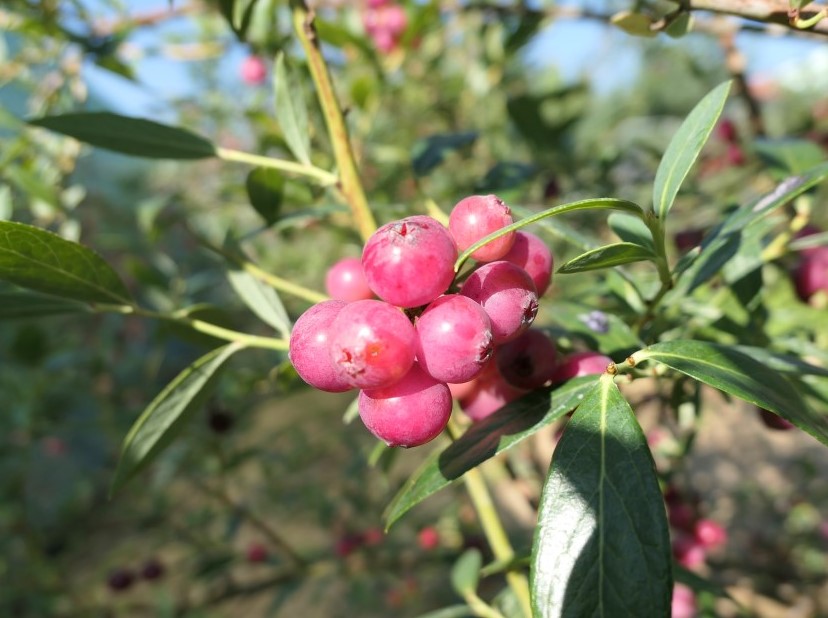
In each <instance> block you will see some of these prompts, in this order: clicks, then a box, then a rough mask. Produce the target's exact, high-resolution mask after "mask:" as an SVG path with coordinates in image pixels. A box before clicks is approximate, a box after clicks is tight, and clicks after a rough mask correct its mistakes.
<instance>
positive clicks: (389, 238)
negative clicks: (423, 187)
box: [362, 215, 457, 308]
mask: <svg viewBox="0 0 828 618" xmlns="http://www.w3.org/2000/svg"><path fill="white" fill-rule="evenodd" d="M456 259H457V248H456V247H455V245H454V241H453V240H452V239H451V235H449V233H448V230H447V229H446V228H445V227H443V226H442V225H441V224H440V222H439V221H437V220H436V219H433V218H431V217H426V216H422V215H417V216H413V217H407V218H405V219H401V220H399V221H394V222H392V223H388V224H386V225H383V226H382V227H381V228H380V229H378V230H377V231H376V232H374V234H372V235H371V237H370V238H369V239H368V242H367V243H365V248H364V249H363V251H362V267H363V270H364V271H365V277H366V279H367V280H368V286H369V287H370V288H371V290H373V291H374V293H375V294H376V295H377V296H379V297H380V298H381V299H383V300H384V301H386V302H389V303H391V304H392V305H396V306H397V307H406V308H409V307H419V306H420V305H426V304H428V303H430V302H431V301H433V300H434V299H435V298H437V297H438V296H440V295H441V294H442V293H443V292H445V291H446V288H448V286H449V285H450V284H451V282H452V280H453V279H454V261H455V260H456Z"/></svg>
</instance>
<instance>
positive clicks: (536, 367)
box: [497, 328, 558, 389]
mask: <svg viewBox="0 0 828 618" xmlns="http://www.w3.org/2000/svg"><path fill="white" fill-rule="evenodd" d="M557 356H558V350H557V347H556V346H555V342H554V341H552V339H551V338H550V337H549V336H548V335H547V334H546V333H544V332H543V331H539V330H533V329H531V328H530V329H529V330H527V331H526V332H524V333H523V334H522V335H520V336H519V337H518V338H517V339H515V340H513V341H510V342H508V343H505V344H503V345H502V346H501V347H500V349H499V350H498V351H497V366H498V368H499V369H500V373H501V375H502V376H503V378H504V379H505V380H506V381H507V382H509V384H511V385H512V386H516V387H518V388H525V389H533V388H538V387H540V386H543V385H544V384H545V383H546V382H547V381H549V380H550V379H551V378H552V373H553V372H554V370H555V367H556V362H557Z"/></svg>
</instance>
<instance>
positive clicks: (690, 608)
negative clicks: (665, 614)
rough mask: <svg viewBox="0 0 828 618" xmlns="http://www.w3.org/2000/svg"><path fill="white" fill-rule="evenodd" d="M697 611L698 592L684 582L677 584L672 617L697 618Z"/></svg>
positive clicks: (674, 592) (674, 590)
mask: <svg viewBox="0 0 828 618" xmlns="http://www.w3.org/2000/svg"><path fill="white" fill-rule="evenodd" d="M696 612H697V607H696V594H695V593H694V592H693V590H691V589H690V588H689V587H687V586H685V585H684V584H678V583H677V584H675V585H674V586H673V601H672V604H671V609H670V618H695V617H696Z"/></svg>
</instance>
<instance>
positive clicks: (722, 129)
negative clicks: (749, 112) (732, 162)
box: [716, 118, 739, 144]
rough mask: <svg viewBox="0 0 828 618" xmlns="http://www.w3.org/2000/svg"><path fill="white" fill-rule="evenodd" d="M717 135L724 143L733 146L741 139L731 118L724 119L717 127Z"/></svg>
mask: <svg viewBox="0 0 828 618" xmlns="http://www.w3.org/2000/svg"><path fill="white" fill-rule="evenodd" d="M716 135H717V137H718V138H719V139H720V140H722V141H723V142H727V143H728V144H732V143H734V142H736V141H738V139H739V133H738V131H737V130H736V125H735V124H734V123H733V121H732V120H730V119H729V118H724V119H723V120H722V121H721V122H719V124H718V125H717V126H716Z"/></svg>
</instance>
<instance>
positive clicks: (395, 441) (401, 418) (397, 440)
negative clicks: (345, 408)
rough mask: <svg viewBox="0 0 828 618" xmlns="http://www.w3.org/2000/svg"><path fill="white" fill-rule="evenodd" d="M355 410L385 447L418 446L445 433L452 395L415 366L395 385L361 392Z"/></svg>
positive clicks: (445, 387)
mask: <svg viewBox="0 0 828 618" xmlns="http://www.w3.org/2000/svg"><path fill="white" fill-rule="evenodd" d="M358 406H359V416H360V418H361V419H362V422H363V423H365V426H366V427H367V428H368V430H369V431H370V432H371V433H372V434H374V435H375V436H376V437H377V438H379V439H380V440H382V441H383V442H385V443H386V444H388V446H402V447H411V446H419V445H421V444H425V443H426V442H429V441H431V440H433V439H434V438H436V437H437V436H438V435H439V434H440V432H441V431H443V429H445V427H446V424H448V420H449V417H450V416H451V393H450V392H449V389H448V386H446V385H445V384H444V383H442V382H438V381H437V380H435V379H434V378H432V377H431V376H430V375H428V374H427V373H426V372H424V371H423V370H422V369H420V367H419V366H418V365H417V364H416V363H415V364H414V366H413V367H411V370H410V371H409V372H408V373H407V374H406V375H405V377H403V378H402V379H401V380H400V381H398V382H397V383H396V384H393V385H391V386H388V387H386V388H378V389H374V390H363V391H362V392H361V393H360V394H359V403H358Z"/></svg>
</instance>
